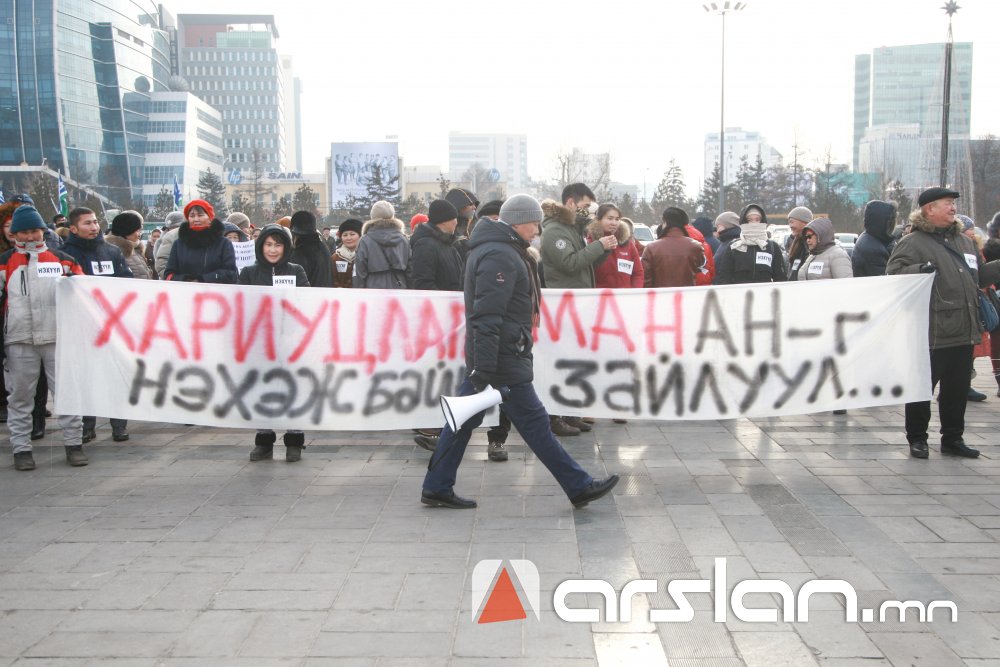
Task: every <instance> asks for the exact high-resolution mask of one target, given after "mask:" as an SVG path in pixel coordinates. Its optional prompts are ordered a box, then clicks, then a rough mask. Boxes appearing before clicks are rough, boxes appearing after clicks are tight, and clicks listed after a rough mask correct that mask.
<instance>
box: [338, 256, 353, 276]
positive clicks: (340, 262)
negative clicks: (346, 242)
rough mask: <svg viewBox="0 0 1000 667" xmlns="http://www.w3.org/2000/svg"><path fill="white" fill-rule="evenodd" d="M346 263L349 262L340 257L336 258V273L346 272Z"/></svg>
mask: <svg viewBox="0 0 1000 667" xmlns="http://www.w3.org/2000/svg"><path fill="white" fill-rule="evenodd" d="M348 264H350V262H345V261H344V260H342V259H338V260H337V273H347V265H348Z"/></svg>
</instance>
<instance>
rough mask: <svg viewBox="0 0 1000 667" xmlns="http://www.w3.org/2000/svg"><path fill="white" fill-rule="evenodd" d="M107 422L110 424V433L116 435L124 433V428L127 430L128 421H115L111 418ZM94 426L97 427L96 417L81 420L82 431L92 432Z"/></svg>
mask: <svg viewBox="0 0 1000 667" xmlns="http://www.w3.org/2000/svg"><path fill="white" fill-rule="evenodd" d="M108 421H110V422H111V432H112V433H118V432H120V431H124V430H125V429H126V428H128V420H127V419H115V418H114V417H112V418H111V419H109V420H108ZM96 426H97V417H84V418H83V430H84V431H86V430H88V429H90V430H93V429H94V428H95V427H96Z"/></svg>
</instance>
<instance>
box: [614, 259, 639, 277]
mask: <svg viewBox="0 0 1000 667" xmlns="http://www.w3.org/2000/svg"><path fill="white" fill-rule="evenodd" d="M633 266H635V262H631V261H629V260H627V259H619V260H618V273H627V274H628V275H632V267H633Z"/></svg>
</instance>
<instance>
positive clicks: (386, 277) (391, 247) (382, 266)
mask: <svg viewBox="0 0 1000 667" xmlns="http://www.w3.org/2000/svg"><path fill="white" fill-rule="evenodd" d="M354 286H355V287H360V288H368V289H395V290H398V289H409V288H410V243H409V241H407V239H406V237H405V236H404V235H403V221H402V220H400V219H399V218H397V217H396V209H395V208H394V207H393V205H392V204H390V203H389V202H387V201H377V202H375V204H374V205H373V206H372V209H371V219H370V220H369V221H368V222H366V223H365V224H364V226H363V227H362V228H361V242H360V243H359V244H358V250H357V252H356V253H355V255H354Z"/></svg>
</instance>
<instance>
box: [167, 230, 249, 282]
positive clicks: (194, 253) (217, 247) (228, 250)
mask: <svg viewBox="0 0 1000 667" xmlns="http://www.w3.org/2000/svg"><path fill="white" fill-rule="evenodd" d="M224 232H225V228H224V227H223V226H222V223H221V222H219V221H218V220H213V221H212V225H211V227H209V228H208V229H203V230H201V231H194V230H192V229H191V225H190V223H187V222H185V223H183V224H182V225H181V226H180V228H179V229H178V230H177V240H176V241H174V244H173V245H172V246H171V247H170V258H169V259H168V260H167V268H166V269H165V270H164V278H165V279H166V280H176V281H186V282H196V283H228V284H234V283H235V282H236V278H237V276H238V273H237V271H236V253H235V252H234V251H233V242H232V241H230V240H229V239H227V238H226V237H224V236H223V233H224Z"/></svg>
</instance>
